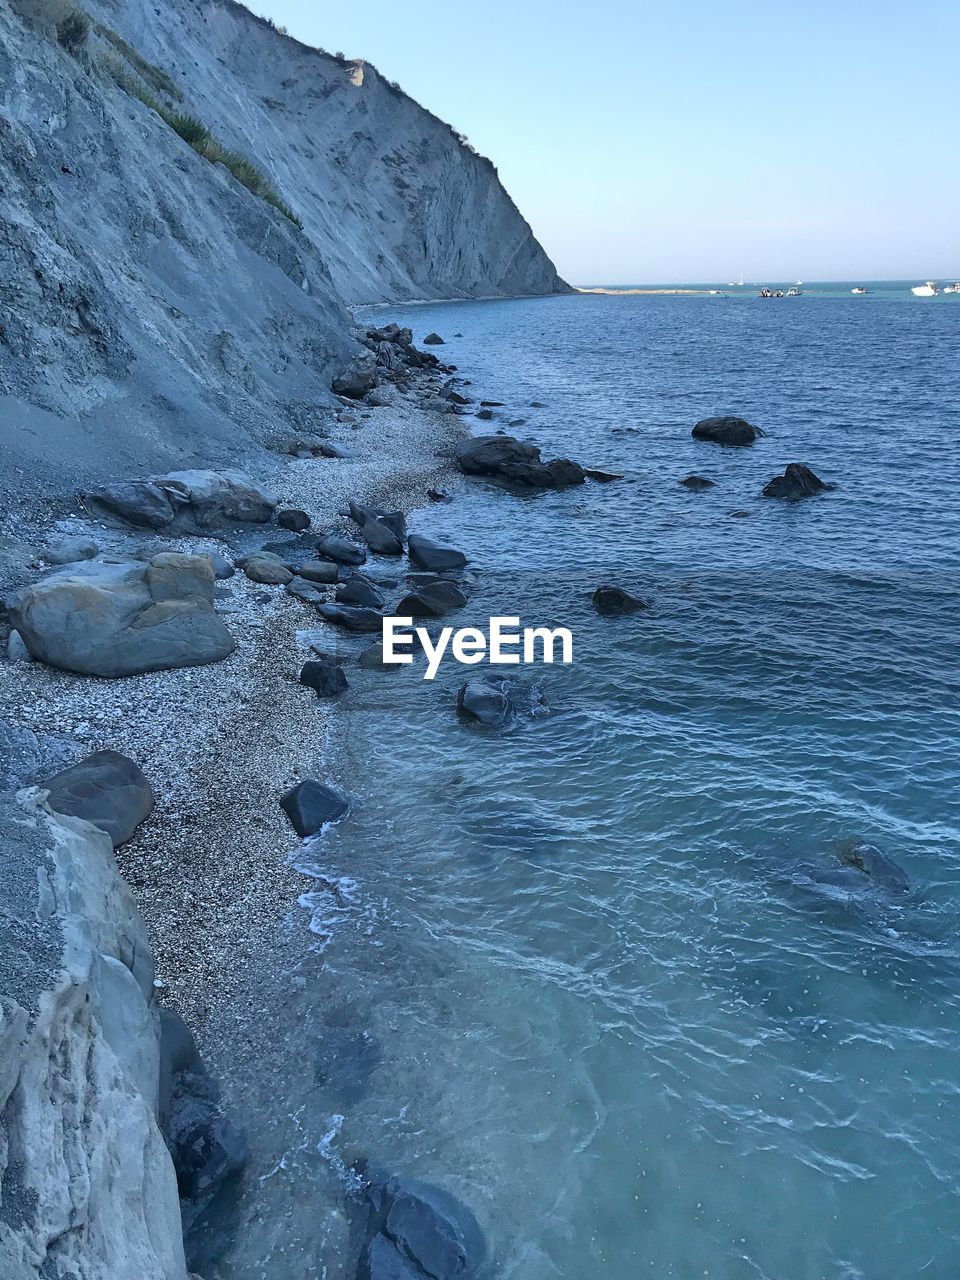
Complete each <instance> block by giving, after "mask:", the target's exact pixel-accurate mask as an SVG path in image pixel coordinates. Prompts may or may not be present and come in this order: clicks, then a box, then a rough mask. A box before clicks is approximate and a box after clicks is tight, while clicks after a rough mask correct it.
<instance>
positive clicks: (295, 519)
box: [277, 507, 310, 533]
mask: <svg viewBox="0 0 960 1280" xmlns="http://www.w3.org/2000/svg"><path fill="white" fill-rule="evenodd" d="M277 524H278V525H279V526H280V528H281V529H290V530H292V532H293V533H303V531H304V530H305V529H309V528H310V517H309V516H308V515H307V513H306V512H305V511H300V510H299V509H298V508H297V507H287V508H286V509H285V510H284V511H278V512H277Z"/></svg>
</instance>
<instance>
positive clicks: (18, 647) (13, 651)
mask: <svg viewBox="0 0 960 1280" xmlns="http://www.w3.org/2000/svg"><path fill="white" fill-rule="evenodd" d="M7 661H8V662H32V661H33V658H32V657H31V656H30V650H29V649H28V648H27V646H26V645H25V644H24V642H23V636H22V635H21V634H20V632H19V631H16V630H14V631H11V632H10V634H9V635H8V636H7Z"/></svg>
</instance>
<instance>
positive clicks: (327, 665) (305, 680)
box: [300, 661, 349, 698]
mask: <svg viewBox="0 0 960 1280" xmlns="http://www.w3.org/2000/svg"><path fill="white" fill-rule="evenodd" d="M300 683H301V684H303V685H306V686H307V688H308V689H313V691H314V693H316V694H317V696H318V697H320V698H339V696H340V695H341V694H342V693H346V691H347V689H348V688H349V685H348V684H347V677H346V676H345V675H344V673H343V671H342V670H341V668H340V667H339V665H338V664H337V663H336V662H323V661H320V662H305V663H304V664H303V667H302V668H301V671H300Z"/></svg>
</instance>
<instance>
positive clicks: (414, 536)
mask: <svg viewBox="0 0 960 1280" xmlns="http://www.w3.org/2000/svg"><path fill="white" fill-rule="evenodd" d="M407 548H408V551H409V554H410V563H411V564H414V565H416V566H417V567H418V568H420V569H429V570H430V572H431V573H442V572H443V571H444V570H449V569H463V568H465V567H466V563H467V557H466V556H465V555H464V554H463V552H462V551H457V550H456V549H455V548H454V547H444V546H442V545H441V544H440V543H439V542H433V541H432V540H431V539H430V538H424V537H422V536H421V535H420V534H418V533H411V535H410V537H409V538H408V539H407Z"/></svg>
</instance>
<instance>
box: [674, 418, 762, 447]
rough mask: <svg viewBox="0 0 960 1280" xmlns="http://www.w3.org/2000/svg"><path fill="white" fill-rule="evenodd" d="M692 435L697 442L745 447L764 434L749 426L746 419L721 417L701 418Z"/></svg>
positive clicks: (757, 428) (758, 429)
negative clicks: (703, 441)
mask: <svg viewBox="0 0 960 1280" xmlns="http://www.w3.org/2000/svg"><path fill="white" fill-rule="evenodd" d="M692 434H693V435H694V436H695V437H696V439H697V440H710V441H711V442H712V443H713V444H724V445H747V444H753V442H754V440H756V439H758V438H759V437H760V436H762V435H764V434H765V433H764V432H763V431H761V430H760V428H759V427H754V426H751V424H750V423H749V422H747V420H746V418H735V417H721V418H702V419H701V420H700V421H699V422H698V423H697V425H696V426H695V427H694V428H693V432H692Z"/></svg>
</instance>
